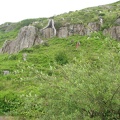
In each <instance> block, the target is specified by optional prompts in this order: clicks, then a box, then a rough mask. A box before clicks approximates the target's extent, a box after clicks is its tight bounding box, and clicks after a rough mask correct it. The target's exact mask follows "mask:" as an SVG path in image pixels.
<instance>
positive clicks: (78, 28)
mask: <svg viewBox="0 0 120 120" xmlns="http://www.w3.org/2000/svg"><path fill="white" fill-rule="evenodd" d="M99 30H100V24H99V23H96V22H92V23H89V24H88V25H87V27H85V26H84V25H83V24H77V25H70V26H68V27H61V28H60V29H59V30H58V32H57V36H58V37H60V38H62V37H63V38H64V37H67V36H70V35H75V34H79V35H90V34H91V32H94V31H99Z"/></svg>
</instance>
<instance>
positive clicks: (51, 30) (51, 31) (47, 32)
mask: <svg viewBox="0 0 120 120" xmlns="http://www.w3.org/2000/svg"><path fill="white" fill-rule="evenodd" d="M40 33H41V36H42V37H43V38H51V37H54V36H56V29H55V27H54V20H53V19H50V20H49V22H48V25H47V26H46V27H45V28H43V29H41V30H40Z"/></svg>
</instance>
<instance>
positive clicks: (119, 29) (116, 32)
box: [103, 26, 120, 40]
mask: <svg viewBox="0 0 120 120" xmlns="http://www.w3.org/2000/svg"><path fill="white" fill-rule="evenodd" d="M103 34H104V35H110V36H111V38H113V39H116V40H120V26H114V27H112V28H109V29H105V30H104V31H103Z"/></svg>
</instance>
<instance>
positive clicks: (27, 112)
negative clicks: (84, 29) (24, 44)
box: [0, 1, 120, 120]
mask: <svg viewBox="0 0 120 120" xmlns="http://www.w3.org/2000/svg"><path fill="white" fill-rule="evenodd" d="M109 6H112V7H110V8H109V9H108V8H106V7H105V6H100V7H94V8H88V9H84V10H81V11H75V12H69V13H68V14H66V13H65V14H61V15H58V16H54V20H55V24H56V27H57V28H59V27H60V26H62V25H65V24H68V23H70V24H77V23H83V21H84V24H85V25H86V24H87V23H88V22H89V21H90V20H91V22H93V21H98V18H99V16H100V14H99V11H101V12H102V15H103V18H104V25H103V28H102V29H104V28H108V27H110V26H113V25H115V24H114V21H115V20H116V17H117V14H118V13H119V10H120V9H119V8H120V7H119V6H120V1H119V2H117V3H114V4H111V5H109ZM110 11H111V12H110ZM76 16H77V17H76ZM83 16H84V17H83ZM63 18H64V20H62V21H61V19H63ZM88 18H89V19H88ZM33 21H39V23H38V24H36V25H35V26H36V27H38V28H42V27H43V26H45V24H47V19H46V18H39V19H32V20H23V21H22V22H19V23H16V24H15V26H14V27H15V28H14V29H13V30H11V31H9V32H7V33H5V32H4V31H5V29H6V28H5V29H3V28H4V27H2V28H1V27H0V46H2V44H3V42H4V41H5V40H6V39H7V40H8V39H15V37H16V36H17V33H18V31H19V29H20V28H21V27H23V26H25V25H29V24H30V23H31V22H33ZM72 41H73V42H72ZM77 41H80V42H81V46H80V48H79V49H77V50H76V47H75V46H76V42H77ZM23 53H27V61H23V59H22V55H23ZM58 58H59V59H58ZM60 60H61V61H60ZM119 60H120V43H118V42H117V41H114V40H111V39H110V38H108V37H104V36H103V35H102V34H101V33H100V32H98V33H94V34H92V35H91V36H90V37H87V36H78V35H76V36H71V37H68V38H63V39H60V38H53V39H50V40H49V41H47V42H46V44H44V45H38V46H34V47H33V48H30V49H25V50H22V51H21V52H20V53H18V54H13V55H7V54H4V55H0V114H1V115H12V116H18V117H20V119H24V117H25V119H28V120H29V119H33V120H35V119H42V120H48V119H50V120H56V119H57V120H62V119H63V120H69V119H75V120H79V119H84V120H88V119H96V120H99V119H103V118H104V119H114V118H116V119H119V118H118V117H119V116H118V112H119V105H120V104H119V99H120V96H119V92H120V88H119V82H120V81H119V78H120V74H119V73H120V61H119ZM61 64H63V65H61ZM4 70H9V71H10V74H9V75H3V71H4ZM92 117H93V118H92Z"/></svg>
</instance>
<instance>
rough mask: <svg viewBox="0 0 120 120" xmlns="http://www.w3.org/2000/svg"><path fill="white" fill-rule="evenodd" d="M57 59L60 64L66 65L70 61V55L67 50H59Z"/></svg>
mask: <svg viewBox="0 0 120 120" xmlns="http://www.w3.org/2000/svg"><path fill="white" fill-rule="evenodd" d="M55 60H56V62H57V63H58V64H59V65H64V64H67V63H68V57H67V55H66V54H65V52H59V53H57V54H56V55H55Z"/></svg>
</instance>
